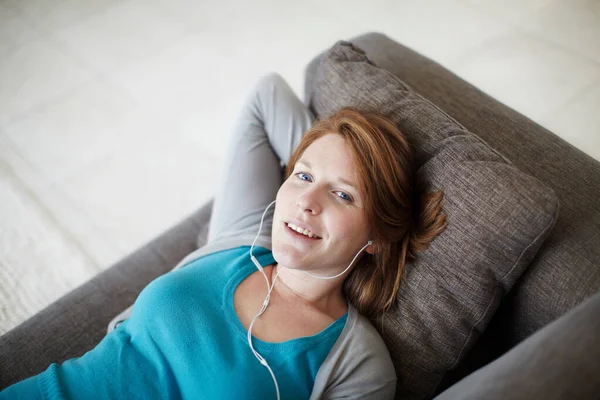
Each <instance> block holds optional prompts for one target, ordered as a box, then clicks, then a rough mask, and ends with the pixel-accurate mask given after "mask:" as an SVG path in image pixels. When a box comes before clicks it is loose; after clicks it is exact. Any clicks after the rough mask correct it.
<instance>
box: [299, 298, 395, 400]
mask: <svg viewBox="0 0 600 400" xmlns="http://www.w3.org/2000/svg"><path fill="white" fill-rule="evenodd" d="M395 387H396V371H395V369H394V364H393V363H392V359H391V357H390V353H389V351H388V349H387V347H386V344H385V342H384V340H383V338H382V337H381V335H380V334H379V332H378V331H377V329H375V327H374V326H373V324H372V323H371V321H369V319H367V318H366V317H364V316H363V315H361V314H359V313H358V311H357V310H356V308H354V307H353V306H351V305H349V306H348V321H347V324H346V326H345V327H344V330H343V331H342V333H341V334H340V337H339V338H338V341H337V342H336V343H335V345H334V346H333V348H332V349H331V351H330V353H329V354H328V355H327V357H326V358H325V360H324V361H323V364H322V365H321V368H320V369H319V372H318V373H317V377H316V379H315V385H314V387H313V394H312V396H311V399H312V398H338V397H344V396H348V397H354V396H356V395H357V393H356V388H361V389H360V390H361V393H360V394H361V395H364V396H366V397H365V398H369V397H368V395H369V394H373V396H376V397H373V398H380V399H386V398H393V395H394V392H395Z"/></svg>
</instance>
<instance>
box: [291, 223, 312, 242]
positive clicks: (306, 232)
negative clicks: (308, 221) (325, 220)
mask: <svg viewBox="0 0 600 400" xmlns="http://www.w3.org/2000/svg"><path fill="white" fill-rule="evenodd" d="M287 226H288V227H289V228H291V229H293V230H295V231H296V232H298V233H301V234H303V235H304V236H308V237H309V238H315V239H318V238H319V237H318V236H317V235H315V234H314V233H312V232H311V231H309V230H308V229H302V228H300V227H299V226H298V225H294V224H292V223H290V222H288V223H287Z"/></svg>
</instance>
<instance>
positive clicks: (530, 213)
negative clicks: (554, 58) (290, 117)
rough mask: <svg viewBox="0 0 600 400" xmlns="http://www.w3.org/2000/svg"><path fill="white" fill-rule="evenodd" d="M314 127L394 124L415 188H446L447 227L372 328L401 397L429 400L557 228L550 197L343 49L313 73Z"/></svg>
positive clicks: (357, 53) (356, 53) (359, 54)
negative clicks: (346, 114)
mask: <svg viewBox="0 0 600 400" xmlns="http://www.w3.org/2000/svg"><path fill="white" fill-rule="evenodd" d="M314 79H315V85H314V87H315V91H314V93H312V97H311V98H310V99H309V101H310V102H309V106H310V107H311V109H312V110H314V111H315V112H316V114H317V115H318V117H319V118H324V117H327V116H328V115H330V114H332V113H333V112H335V111H337V110H338V109H339V108H341V107H344V106H354V107H358V108H360V109H364V110H373V111H377V112H380V113H382V114H384V115H386V116H387V117H388V118H390V119H391V120H392V121H394V122H395V123H396V124H397V125H398V126H399V128H400V129H401V130H402V132H404V133H405V134H406V136H407V137H408V139H409V140H410V142H411V143H412V145H413V148H414V151H415V160H416V164H417V166H418V168H419V169H418V172H417V182H418V183H419V185H421V187H423V188H425V189H426V190H438V189H444V191H445V202H444V210H445V212H446V214H447V216H448V228H447V229H446V231H445V232H444V233H442V234H441V235H440V236H438V238H436V239H435V240H434V241H433V242H432V244H431V246H430V247H429V249H427V250H426V251H424V252H423V253H421V255H420V257H419V258H418V259H417V260H416V261H415V262H414V263H411V264H409V265H408V266H407V268H406V272H405V276H404V278H403V281H402V284H401V288H400V293H399V300H398V304H397V306H398V307H397V310H395V312H393V313H390V314H388V315H386V317H385V319H384V324H383V329H381V328H382V326H381V321H373V322H374V325H375V326H376V327H377V328H378V329H380V332H381V334H382V336H383V338H384V340H385V341H386V343H387V345H388V347H389V349H390V352H391V354H392V359H393V361H394V364H395V367H396V372H397V374H398V386H397V388H398V392H397V397H399V398H403V399H425V398H429V397H431V396H432V395H433V393H434V392H435V389H436V387H437V386H438V385H439V384H440V382H441V380H442V378H443V377H444V374H445V373H446V372H447V371H448V370H450V369H452V368H453V367H455V366H456V365H457V364H458V363H459V362H460V361H461V360H462V359H463V358H464V356H465V355H466V353H467V352H468V350H469V349H470V348H471V347H472V346H473V344H474V343H475V341H476V340H477V338H478V337H479V335H480V334H481V332H483V330H485V328H486V326H487V324H488V322H489V321H490V319H491V317H492V315H493V313H494V312H495V310H496V309H497V308H498V306H499V304H500V301H501V299H502V298H503V296H504V295H505V294H506V293H507V292H508V291H509V290H510V288H511V287H512V286H513V284H514V283H515V281H516V280H517V279H518V278H519V276H520V275H521V274H522V273H523V271H524V270H525V268H526V267H527V265H528V264H529V262H530V261H531V260H532V259H533V257H534V256H535V254H536V252H537V251H538V249H539V248H540V246H541V244H542V243H543V241H544V239H545V238H546V237H547V236H548V234H549V233H550V231H551V230H552V227H553V226H554V223H555V221H556V218H557V215H558V210H559V202H558V199H557V197H556V196H555V194H554V191H553V190H552V189H550V188H548V187H547V186H545V185H544V184H543V183H541V182H540V181H539V180H537V179H536V178H533V177H532V176H530V175H527V174H525V173H523V172H521V171H519V170H518V169H517V168H516V167H514V166H513V165H512V163H511V162H510V161H509V160H508V159H506V158H505V157H504V156H502V155H501V154H499V153H498V152H497V151H495V150H493V149H492V148H491V147H489V146H488V145H487V144H486V143H485V142H484V141H483V140H481V139H480V138H479V137H477V136H475V135H473V134H472V133H470V132H468V131H467V130H466V129H465V128H464V127H463V126H461V125H460V124H459V123H457V122H456V121H455V120H454V119H452V118H451V117H449V116H448V115H447V114H446V113H444V112H443V111H441V110H440V109H438V108H437V107H436V106H434V105H433V104H431V103H430V102H428V101H427V100H425V99H423V98H422V97H421V96H419V95H418V94H416V93H414V92H412V91H411V90H410V88H408V87H407V86H406V85H405V84H403V83H402V82H401V81H399V80H398V79H397V78H395V77H394V76H393V75H391V74H390V73H388V72H387V71H385V70H383V69H380V68H379V67H377V66H376V65H375V64H374V63H373V62H372V61H370V60H369V59H368V58H367V57H366V55H365V54H364V52H363V51H362V50H361V49H359V48H357V47H356V46H353V45H352V44H350V43H348V42H345V41H339V42H338V43H336V44H335V45H334V46H333V47H332V48H331V49H330V51H329V52H328V53H327V55H326V57H325V58H324V59H323V60H322V62H321V64H320V65H319V67H318V69H317V71H316V75H315V77H314Z"/></svg>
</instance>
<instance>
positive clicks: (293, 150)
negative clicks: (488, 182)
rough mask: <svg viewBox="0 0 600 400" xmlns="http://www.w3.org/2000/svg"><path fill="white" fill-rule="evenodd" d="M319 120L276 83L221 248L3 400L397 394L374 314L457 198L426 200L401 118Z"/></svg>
mask: <svg viewBox="0 0 600 400" xmlns="http://www.w3.org/2000/svg"><path fill="white" fill-rule="evenodd" d="M313 120H314V118H313V117H312V116H311V114H310V112H309V111H308V110H307V109H306V108H305V106H304V105H303V104H302V102H301V101H300V100H299V99H298V98H297V97H296V96H295V95H294V93H293V91H292V90H291V88H290V87H289V86H288V85H287V84H286V83H285V82H284V81H283V79H282V78H281V77H280V76H279V75H277V74H269V75H267V76H265V77H263V78H262V79H261V80H260V81H259V83H258V84H257V86H256V88H255V90H254V91H253V92H252V95H251V96H250V98H249V100H248V102H247V104H246V106H245V107H244V109H243V112H242V115H241V117H240V119H239V121H238V124H237V126H236V129H235V131H234V132H235V133H234V136H233V142H232V147H231V152H230V154H229V159H228V161H227V164H226V165H227V168H226V169H225V175H224V176H223V177H222V182H224V185H223V186H222V187H221V188H220V191H219V192H218V193H217V196H216V200H215V204H214V208H213V213H212V218H211V223H210V227H209V237H208V243H207V245H206V246H204V247H203V248H202V249H200V250H198V251H196V252H194V253H192V255H190V256H188V257H187V258H186V259H185V260H184V261H182V263H180V265H179V266H183V268H177V269H176V270H175V271H173V272H171V273H169V274H165V275H163V276H162V277H159V278H158V279H156V280H155V281H153V282H152V283H151V284H150V285H148V286H147V287H146V288H145V289H144V290H143V291H142V293H140V295H139V297H138V299H137V300H136V302H135V305H134V309H133V312H132V314H131V316H130V317H129V318H128V319H127V320H125V321H124V322H123V323H122V324H120V325H119V326H118V327H117V328H116V329H115V330H114V331H113V332H111V333H109V334H108V335H107V336H106V337H105V338H104V339H103V340H102V341H101V342H100V343H99V344H98V345H97V346H96V347H95V348H94V349H93V350H91V351H89V352H88V353H86V354H84V355H83V356H82V357H80V358H77V359H73V360H68V361H66V362H65V363H63V364H62V365H57V364H52V365H51V366H50V367H49V368H48V369H47V370H46V371H45V372H43V373H42V374H40V375H37V376H34V377H31V378H28V379H26V380H24V381H21V382H19V383H17V384H15V385H13V386H11V387H9V388H7V389H6V390H4V391H3V392H1V393H0V399H8V398H20V397H22V398H85V399H88V398H102V399H105V398H106V399H108V398H127V399H131V398H143V399H151V398H157V399H167V398H190V399H276V398H282V399H302V398H304V399H307V398H311V399H317V398H328V399H329V398H331V399H333V398H342V397H343V398H361V399H386V398H388V399H391V398H393V397H394V391H395V384H396V376H395V372H394V367H393V364H392V362H391V359H390V356H389V354H388V352H387V349H386V347H385V345H384V343H383V340H382V339H381V337H380V336H379V334H378V333H377V331H376V330H375V329H374V328H373V326H372V325H371V324H370V322H369V320H368V319H367V318H366V317H372V318H375V317H377V316H381V315H383V314H384V313H385V311H387V310H388V309H389V308H390V307H391V306H392V305H393V304H394V302H395V298H396V293H397V291H398V287H399V285H400V279H401V276H402V271H403V269H404V265H405V263H406V262H407V261H409V260H411V259H412V258H413V257H414V256H415V253H416V252H417V251H419V250H422V249H424V248H426V247H427V245H428V243H429V242H430V241H431V240H432V239H433V238H434V237H435V236H437V235H438V234H439V233H440V232H441V231H443V229H444V228H445V216H444V214H443V213H441V201H442V192H438V193H435V194H427V195H425V196H422V197H420V196H419V193H418V192H417V190H416V188H415V187H414V184H413V164H412V154H411V150H410V146H409V143H408V142H407V140H406V138H405V137H404V136H403V135H402V134H401V133H400V132H399V131H398V129H397V128H396V127H395V126H394V125H393V124H392V123H390V122H389V121H388V120H387V119H385V118H383V117H381V116H379V115H377V114H374V113H363V112H359V111H358V110H355V109H352V108H345V109H342V110H340V111H339V112H338V113H336V114H335V115H333V116H331V117H330V118H328V119H326V120H322V121H318V122H316V123H315V124H314V125H312V124H313ZM311 125H312V127H311ZM307 131H308V132H307ZM305 132H306V134H305ZM283 165H286V166H287V167H286V168H285V174H284V175H285V179H284V181H283V183H282V176H281V175H282V170H281V166H283ZM273 199H275V201H273ZM273 204H275V208H274V210H273V208H271V206H272V205H273ZM263 224H264V226H263ZM271 250H272V251H271Z"/></svg>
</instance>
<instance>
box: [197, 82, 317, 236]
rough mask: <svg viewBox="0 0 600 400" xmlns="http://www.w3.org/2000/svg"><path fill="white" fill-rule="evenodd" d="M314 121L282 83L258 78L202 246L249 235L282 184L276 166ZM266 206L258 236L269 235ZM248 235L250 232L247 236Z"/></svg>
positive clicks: (235, 136) (270, 215)
mask: <svg viewBox="0 0 600 400" xmlns="http://www.w3.org/2000/svg"><path fill="white" fill-rule="evenodd" d="M313 121H314V117H313V116H312V115H311V113H310V112H309V110H308V108H307V107H306V106H305V105H304V104H303V103H302V101H300V99H299V98H298V97H297V96H296V95H295V94H294V92H293V90H292V89H291V88H290V86H289V85H288V84H287V83H286V82H285V81H284V80H283V78H282V77H281V76H280V75H278V74H276V73H270V74H267V75H265V76H264V77H262V78H261V79H260V80H259V81H258V83H257V84H256V86H255V88H254V89H253V91H252V92H251V94H250V96H249V97H248V99H247V101H246V103H245V105H244V107H243V109H242V112H241V114H240V116H239V118H238V120H237V123H236V125H235V129H234V131H233V134H232V138H231V142H230V143H231V145H230V148H229V154H228V158H227V159H226V161H225V164H224V170H223V173H222V176H221V179H220V182H221V184H220V185H221V186H220V188H219V190H218V192H217V194H216V196H215V203H214V206H213V211H212V216H211V222H210V228H209V232H208V241H209V242H210V241H212V240H214V239H215V238H217V237H219V236H222V235H226V234H233V233H235V234H238V235H239V234H243V233H254V235H256V233H257V232H256V231H255V230H257V229H258V226H259V224H260V218H261V216H262V214H263V212H264V210H265V208H266V207H267V206H268V205H269V203H271V202H272V201H273V200H275V197H276V195H277V191H278V190H279V187H280V186H281V184H282V183H283V182H282V169H281V163H283V164H287V162H288V160H289V158H290V155H291V153H292V151H293V150H294V149H295V148H296V145H297V144H298V142H299V141H300V139H301V138H302V136H303V135H304V133H305V132H306V131H307V130H308V129H309V128H310V127H311V125H312V123H313ZM273 210H274V208H273V207H271V208H270V209H269V212H268V213H267V215H266V216H265V223H264V225H263V232H265V233H266V235H268V234H269V233H270V228H271V227H270V225H271V222H272V218H273ZM249 230H252V232H249Z"/></svg>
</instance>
